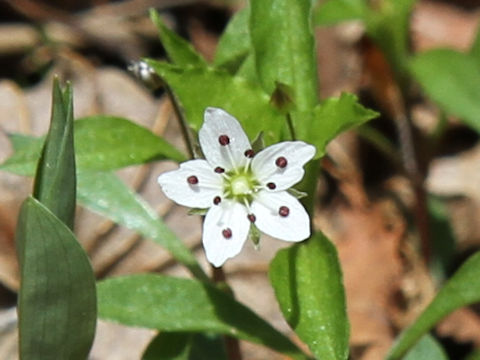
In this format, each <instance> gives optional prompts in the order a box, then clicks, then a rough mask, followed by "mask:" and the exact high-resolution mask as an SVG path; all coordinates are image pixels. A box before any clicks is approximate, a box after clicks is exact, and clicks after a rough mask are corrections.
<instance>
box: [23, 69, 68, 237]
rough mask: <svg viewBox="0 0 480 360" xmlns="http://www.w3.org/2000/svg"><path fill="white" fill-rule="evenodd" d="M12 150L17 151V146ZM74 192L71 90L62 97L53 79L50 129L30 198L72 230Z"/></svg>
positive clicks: (56, 80)
mask: <svg viewBox="0 0 480 360" xmlns="http://www.w3.org/2000/svg"><path fill="white" fill-rule="evenodd" d="M23 140H25V139H22V141H23ZM17 141H18V139H17ZM15 146H16V147H18V146H19V143H18V142H17V144H16V145H15ZM75 190H76V177H75V151H74V148H73V96H72V89H71V86H70V84H67V87H66V89H65V92H64V93H62V89H60V85H59V83H58V79H56V78H55V80H54V82H53V94H52V117H51V123H50V129H49V131H48V135H47V138H46V141H45V144H44V146H43V150H42V154H41V157H40V161H39V162H38V165H37V171H36V176H35V184H34V190H33V196H34V197H35V198H37V199H38V200H39V201H40V202H41V203H42V204H43V205H45V206H46V207H47V208H48V209H50V211H51V212H52V213H53V214H55V216H57V217H58V218H59V219H60V220H61V221H62V222H63V223H64V224H66V225H67V226H68V227H69V228H70V229H73V220H74V217H75V206H76V194H75Z"/></svg>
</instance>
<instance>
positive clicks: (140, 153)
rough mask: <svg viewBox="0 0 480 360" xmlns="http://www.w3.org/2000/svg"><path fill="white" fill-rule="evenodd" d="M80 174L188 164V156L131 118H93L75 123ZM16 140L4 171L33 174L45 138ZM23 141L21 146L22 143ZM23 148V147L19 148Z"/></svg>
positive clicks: (3, 167)
mask: <svg viewBox="0 0 480 360" xmlns="http://www.w3.org/2000/svg"><path fill="white" fill-rule="evenodd" d="M74 129H75V151H76V161H77V168H78V172H79V173H81V172H84V171H93V170H99V171H105V170H113V169H118V168H121V167H125V166H129V165H136V164H143V163H146V162H149V161H153V160H162V159H171V160H175V161H184V160H185V159H186V158H185V155H183V154H182V153H181V152H180V151H178V150H177V149H176V148H175V147H174V146H172V145H170V144H169V143H168V142H167V141H165V140H164V139H162V138H160V137H158V136H156V135H154V134H153V133H152V132H151V131H150V130H148V129H146V128H144V127H142V126H139V125H137V124H135V123H133V122H131V121H129V120H127V119H123V118H119V117H113V116H103V115H99V116H91V117H87V118H83V119H79V120H77V121H75V122H74ZM27 139H28V138H27V137H25V136H23V137H21V138H19V137H18V136H17V137H16V138H15V140H16V141H17V149H18V150H17V152H16V153H15V154H14V155H13V156H12V157H10V158H9V159H7V160H6V161H5V162H4V163H3V164H1V165H0V170H5V171H10V172H13V173H16V174H19V175H27V176H31V175H33V172H34V169H35V164H36V163H37V161H38V157H39V152H38V149H41V143H42V140H41V139H33V138H31V141H30V143H29V141H28V140H27ZM19 141H21V144H20V142H19ZM20 145H22V148H21V149H19V148H18V147H19V146H20Z"/></svg>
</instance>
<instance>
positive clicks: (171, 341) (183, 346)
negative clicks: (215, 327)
mask: <svg viewBox="0 0 480 360" xmlns="http://www.w3.org/2000/svg"><path fill="white" fill-rule="evenodd" d="M212 359H215V360H227V355H226V352H225V346H224V340H223V337H222V336H219V335H206V334H201V333H186V332H161V333H160V334H158V335H157V336H156V337H155V338H154V339H153V341H152V342H151V343H150V344H149V345H148V348H147V350H146V351H145V353H144V354H143V356H142V360H212Z"/></svg>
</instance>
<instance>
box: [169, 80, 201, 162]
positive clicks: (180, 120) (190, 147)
mask: <svg viewBox="0 0 480 360" xmlns="http://www.w3.org/2000/svg"><path fill="white" fill-rule="evenodd" d="M165 89H166V91H167V95H168V97H169V98H170V101H171V102H172V105H173V111H175V115H176V116H177V119H178V123H179V124H180V129H181V131H182V136H183V139H184V140H185V145H186V146H187V151H188V157H189V158H190V159H193V158H194V157H195V156H194V154H195V153H194V151H193V141H192V137H191V134H190V131H189V130H188V123H187V121H186V120H185V117H184V116H183V113H182V111H181V110H180V105H179V104H178V101H177V99H176V97H175V95H174V94H173V92H172V90H171V89H170V87H169V86H168V85H166V84H165Z"/></svg>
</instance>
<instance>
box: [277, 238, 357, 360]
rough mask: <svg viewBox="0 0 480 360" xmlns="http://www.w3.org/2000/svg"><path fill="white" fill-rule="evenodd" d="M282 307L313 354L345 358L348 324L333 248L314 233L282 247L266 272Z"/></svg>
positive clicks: (334, 359)
mask: <svg viewBox="0 0 480 360" xmlns="http://www.w3.org/2000/svg"><path fill="white" fill-rule="evenodd" d="M269 276H270V281H271V283H272V286H273V288H274V290H275V295H276V297H277V300H278V303H279V305H280V309H281V310H282V313H283V315H284V316H285V319H286V320H287V322H288V323H289V324H290V326H291V327H292V329H293V330H295V332H296V333H297V335H298V336H299V337H300V338H301V339H302V340H303V341H304V342H305V343H307V344H308V346H309V347H310V350H311V351H312V352H313V354H314V355H315V357H316V358H317V359H324V360H330V359H332V360H340V359H342V360H345V359H347V358H348V337H349V325H348V319H347V314H346V304H345V293H344V290H343V284H342V273H341V269H340V264H339V262H338V256H337V252H336V250H335V247H334V246H333V245H332V244H331V243H330V241H329V240H328V239H327V238H326V237H325V236H324V235H322V234H320V233H317V234H315V235H314V236H313V237H312V238H310V239H309V240H307V241H306V242H303V243H299V244H296V245H294V246H292V247H290V248H288V249H284V250H280V251H279V252H278V253H277V255H276V256H275V258H274V259H273V261H272V263H271V264H270V271H269Z"/></svg>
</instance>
